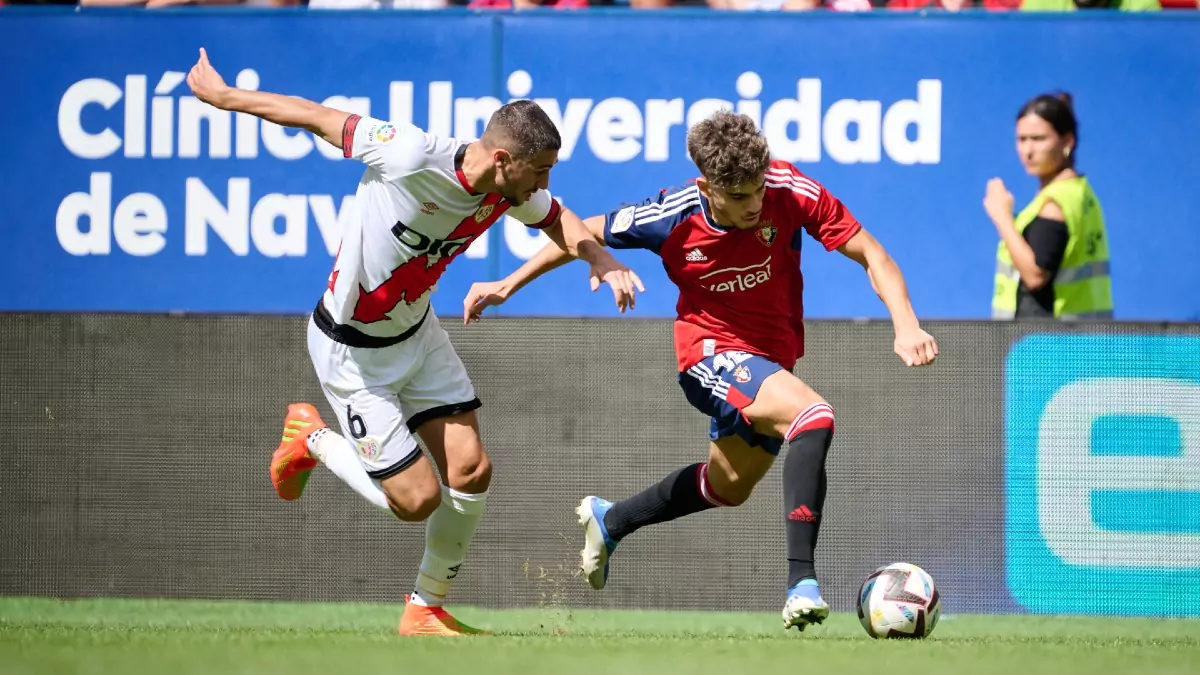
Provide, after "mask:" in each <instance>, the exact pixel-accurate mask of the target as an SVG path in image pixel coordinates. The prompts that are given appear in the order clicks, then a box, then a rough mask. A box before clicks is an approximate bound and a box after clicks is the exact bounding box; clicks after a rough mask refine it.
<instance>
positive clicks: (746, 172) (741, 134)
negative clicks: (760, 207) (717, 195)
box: [687, 110, 771, 189]
mask: <svg viewBox="0 0 1200 675" xmlns="http://www.w3.org/2000/svg"><path fill="white" fill-rule="evenodd" d="M687 149H688V154H689V155H691V156H692V161H693V162H695V163H696V168H698V169H700V174H701V175H703V176H704V178H705V179H707V180H708V182H709V183H710V184H712V185H713V186H714V187H718V188H722V189H724V188H731V187H735V186H738V185H744V184H746V183H749V182H750V181H754V180H758V179H759V178H761V177H762V175H763V174H764V173H766V171H767V167H768V166H770V164H771V149H770V148H769V147H767V138H766V136H763V134H762V132H761V131H759V129H758V126H757V125H756V124H755V123H754V120H753V119H751V118H750V117H749V116H748V115H741V114H738V113H734V112H732V111H729V110H720V111H717V112H716V113H715V114H713V115H712V116H711V117H709V118H707V119H705V120H702V121H701V122H699V123H697V124H696V125H695V126H694V127H692V128H691V129H690V130H689V131H688V136H687Z"/></svg>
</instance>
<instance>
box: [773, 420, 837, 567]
mask: <svg viewBox="0 0 1200 675" xmlns="http://www.w3.org/2000/svg"><path fill="white" fill-rule="evenodd" d="M831 421H832V420H831ZM832 440H833V428H832V426H822V427H817V428H814V429H808V430H806V431H801V432H800V433H799V434H797V435H796V436H795V437H794V438H793V439H792V440H791V441H790V442H789V443H788V451H787V457H786V458H785V459H784V461H783V505H784V516H785V517H786V518H787V520H786V521H785V522H786V523H787V557H788V588H791V587H793V586H795V585H796V584H797V583H799V582H800V580H801V579H811V578H816V576H817V574H816V567H815V566H814V564H813V552H814V551H815V550H816V548H817V534H818V533H819V532H820V529H821V510H822V509H823V508H824V506H825V483H826V477H825V456H826V455H827V454H828V452H829V444H830V442H831V441H832Z"/></svg>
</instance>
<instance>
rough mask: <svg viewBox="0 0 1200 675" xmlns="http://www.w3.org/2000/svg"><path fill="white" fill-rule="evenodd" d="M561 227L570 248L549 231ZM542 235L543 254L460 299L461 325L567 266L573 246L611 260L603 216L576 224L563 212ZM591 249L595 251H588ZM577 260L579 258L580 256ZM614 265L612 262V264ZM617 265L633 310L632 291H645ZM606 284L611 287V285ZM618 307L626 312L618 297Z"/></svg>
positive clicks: (576, 220)
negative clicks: (544, 240)
mask: <svg viewBox="0 0 1200 675" xmlns="http://www.w3.org/2000/svg"><path fill="white" fill-rule="evenodd" d="M572 221H574V224H572ZM564 223H565V225H564V227H565V229H567V230H568V231H572V230H573V231H574V232H575V233H574V234H573V235H572V239H573V241H574V244H573V245H568V244H567V242H566V241H565V237H566V235H565V234H564V233H563V231H562V230H559V232H558V233H554V232H552V231H551V230H552V228H555V227H558V226H559V225H560V224H564ZM579 227H582V228H583V229H582V230H579ZM544 231H545V232H546V233H547V234H548V235H549V236H550V238H551V242H550V243H549V244H546V245H545V246H544V247H542V250H540V251H538V252H537V253H536V254H535V255H534V256H533V257H532V258H530V259H529V260H527V261H526V262H525V264H524V265H521V267H519V268H517V269H516V270H515V271H514V272H513V273H512V274H510V275H508V276H507V277H506V278H504V279H502V280H500V281H483V282H479V283H477V284H472V286H471V290H469V291H467V296H466V297H465V298H464V299H463V323H470V322H471V321H479V320H480V318H481V317H482V314H483V310H485V309H487V308H488V307H494V306H496V305H500V304H503V303H504V301H506V300H508V299H509V298H510V297H512V296H513V294H515V293H516V292H517V291H519V290H521V289H522V288H524V287H525V286H526V285H528V284H529V283H530V282H531V281H533V280H534V279H537V278H538V277H540V276H542V275H543V274H545V273H547V272H550V271H551V270H555V269H558V268H559V267H562V266H563V265H565V264H567V263H568V262H570V261H572V260H574V259H575V256H573V255H572V254H571V253H569V252H568V250H569V248H570V247H572V246H573V248H574V249H575V250H576V251H579V250H580V248H582V249H583V250H584V251H585V252H588V253H586V254H587V255H595V254H596V252H599V253H601V254H603V255H605V256H609V257H611V254H609V253H608V251H606V250H604V248H603V246H604V244H603V242H604V216H594V217H591V218H588V219H586V220H582V221H581V220H579V217H578V216H576V215H575V214H574V213H572V212H571V211H570V210H569V209H565V208H564V209H563V215H562V216H561V218H560V222H559V223H558V224H556V225H554V226H551V227H550V228H546V230H544ZM580 231H582V232H586V233H587V235H588V238H587V239H584V238H583V237H581V236H580V235H579V232H580ZM556 236H559V237H563V241H559V240H558V239H556ZM593 247H594V250H591V249H592V248H593ZM580 257H582V255H581V256H580ZM613 262H615V260H614V261H613ZM616 264H617V265H619V266H620V269H623V270H625V272H626V273H627V275H628V276H627V278H626V279H625V281H626V282H627V283H629V284H631V286H630V287H629V289H628V293H627V296H626V297H627V298H628V302H627V305H628V306H629V307H632V306H633V304H634V296H633V291H632V288H633V287H635V286H636V288H637V289H638V290H639V291H645V288H644V287H643V286H642V280H641V279H639V278H638V276H637V275H636V274H634V273H633V271H631V270H628V268H625V267H624V266H623V265H620V263H616ZM592 272H593V274H592V290H596V289H597V288H598V287H599V281H597V277H596V272H597V270H596V267H595V265H594V264H593V267H592ZM605 281H607V280H605ZM609 283H610V285H612V284H611V282H609ZM618 283H620V282H618ZM617 288H618V287H617V286H616V285H613V293H614V294H617ZM617 306H618V308H619V309H620V310H621V311H622V312H624V311H625V308H626V307H625V306H623V305H622V304H621V298H620V296H619V295H618V297H617Z"/></svg>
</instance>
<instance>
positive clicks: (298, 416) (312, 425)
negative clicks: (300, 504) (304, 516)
mask: <svg viewBox="0 0 1200 675" xmlns="http://www.w3.org/2000/svg"><path fill="white" fill-rule="evenodd" d="M325 426H326V424H325V423H324V422H322V421H321V416H320V415H319V414H317V409H316V408H314V407H312V406H311V405H309V404H307V403H293V404H291V405H289V406H288V410H287V417H286V418H285V419H284V421H283V440H281V441H280V442H279V448H278V449H276V450H275V454H274V455H273V456H272V457H271V483H272V484H274V485H275V491H276V492H278V493H279V496H280V497H283V498H284V499H286V500H288V501H289V502H290V501H292V500H294V499H299V498H300V493H301V492H304V486H305V485H306V484H307V483H308V476H309V474H310V473H312V470H313V467H315V466H316V465H317V458H316V457H313V455H312V453H310V452H309V451H308V436H309V434H311V433H312V432H314V431H317V430H318V429H323V428H325Z"/></svg>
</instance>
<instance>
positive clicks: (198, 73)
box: [187, 47, 229, 109]
mask: <svg viewBox="0 0 1200 675" xmlns="http://www.w3.org/2000/svg"><path fill="white" fill-rule="evenodd" d="M187 83H188V86H189V87H191V88H192V93H193V94H195V95H196V98H198V99H200V100H201V101H204V102H205V103H207V104H209V105H211V106H213V107H214V108H222V109H223V108H224V106H222V105H221V100H222V98H223V96H224V94H225V93H226V92H228V91H229V85H227V84H225V80H224V78H222V77H221V74H220V73H218V72H217V71H216V69H215V68H213V67H212V64H211V63H209V62H208V52H206V51H204V47H201V48H200V59H199V60H198V61H196V65H194V66H192V70H191V72H189V73H188V76H187Z"/></svg>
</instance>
